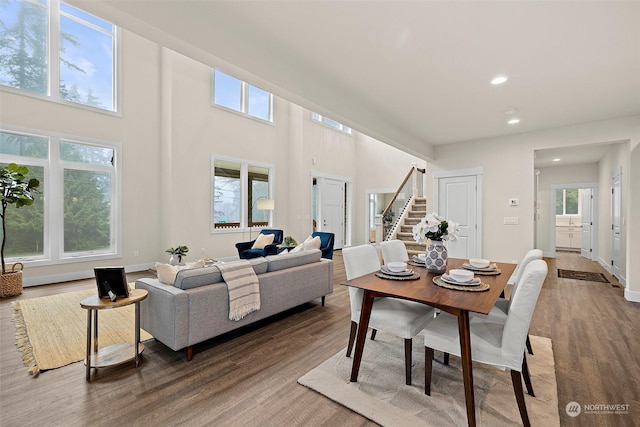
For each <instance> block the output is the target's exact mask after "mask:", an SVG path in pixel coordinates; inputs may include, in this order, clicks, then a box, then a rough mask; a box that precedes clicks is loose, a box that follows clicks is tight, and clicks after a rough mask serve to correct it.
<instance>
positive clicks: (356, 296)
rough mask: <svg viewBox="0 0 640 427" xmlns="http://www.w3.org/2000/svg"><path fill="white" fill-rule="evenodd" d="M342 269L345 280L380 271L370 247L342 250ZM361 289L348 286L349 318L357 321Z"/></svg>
mask: <svg viewBox="0 0 640 427" xmlns="http://www.w3.org/2000/svg"><path fill="white" fill-rule="evenodd" d="M342 259H343V261H344V269H345V272H346V273H347V280H351V279H355V278H356V277H360V276H364V275H365V274H369V273H373V272H374V271H378V270H380V257H379V256H378V251H377V250H376V248H375V247H373V246H371V245H361V246H351V247H348V248H343V249H342ZM362 296H363V291H362V289H358V288H354V287H351V286H349V301H350V303H351V318H352V320H354V317H355V320H354V321H356V322H357V321H359V317H360V315H359V313H360V308H361V307H362Z"/></svg>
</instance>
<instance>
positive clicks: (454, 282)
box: [442, 273, 482, 286]
mask: <svg viewBox="0 0 640 427" xmlns="http://www.w3.org/2000/svg"><path fill="white" fill-rule="evenodd" d="M442 281H443V282H446V283H449V284H451V285H457V286H478V285H479V284H480V283H482V281H481V280H480V279H478V278H477V277H476V278H474V279H471V280H469V281H468V282H458V281H457V280H453V279H452V278H451V276H449V275H448V274H446V273H445V274H443V275H442Z"/></svg>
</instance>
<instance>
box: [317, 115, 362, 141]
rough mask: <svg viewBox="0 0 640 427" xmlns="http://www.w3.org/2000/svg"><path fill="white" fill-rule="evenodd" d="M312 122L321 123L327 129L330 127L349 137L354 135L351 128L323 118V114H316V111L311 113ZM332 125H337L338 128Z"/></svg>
mask: <svg viewBox="0 0 640 427" xmlns="http://www.w3.org/2000/svg"><path fill="white" fill-rule="evenodd" d="M311 121H314V122H316V123H320V124H322V125H324V126H326V127H329V128H331V129H333V130H335V131H338V132H340V133H343V134H345V135H349V136H352V135H353V129H351V128H350V127H349V126H346V125H343V124H342V123H340V122H338V121H337V120H333V119H331V118H329V117H326V116H323V115H322V114H320V113H316V112H315V111H312V112H311ZM332 123H335V124H336V125H337V126H334V125H333V124H332Z"/></svg>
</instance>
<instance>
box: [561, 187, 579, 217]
mask: <svg viewBox="0 0 640 427" xmlns="http://www.w3.org/2000/svg"><path fill="white" fill-rule="evenodd" d="M567 190H576V191H577V192H578V213H575V214H568V213H567ZM556 191H557V192H561V193H562V213H561V214H559V213H556V216H560V217H570V216H571V217H573V216H582V191H581V189H579V188H558V189H556ZM556 200H557V193H556Z"/></svg>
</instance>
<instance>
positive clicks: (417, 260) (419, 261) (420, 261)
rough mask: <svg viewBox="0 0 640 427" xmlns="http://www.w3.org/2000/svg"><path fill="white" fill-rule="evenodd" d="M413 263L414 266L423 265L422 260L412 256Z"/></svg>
mask: <svg viewBox="0 0 640 427" xmlns="http://www.w3.org/2000/svg"><path fill="white" fill-rule="evenodd" d="M413 262H415V263H416V264H422V265H424V264H425V262H424V260H422V259H420V258H418V256H417V255H414V256H413Z"/></svg>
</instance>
